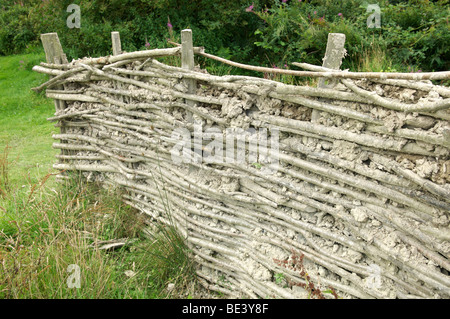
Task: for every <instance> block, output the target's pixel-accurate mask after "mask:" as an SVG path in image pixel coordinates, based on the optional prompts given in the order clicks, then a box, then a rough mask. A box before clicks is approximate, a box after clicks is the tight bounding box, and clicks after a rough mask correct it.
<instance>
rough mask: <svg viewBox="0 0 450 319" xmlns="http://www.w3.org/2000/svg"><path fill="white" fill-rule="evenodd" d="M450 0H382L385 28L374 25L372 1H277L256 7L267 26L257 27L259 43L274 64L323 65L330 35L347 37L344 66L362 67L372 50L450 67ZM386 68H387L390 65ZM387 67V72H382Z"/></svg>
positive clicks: (402, 61) (402, 60)
mask: <svg viewBox="0 0 450 319" xmlns="http://www.w3.org/2000/svg"><path fill="white" fill-rule="evenodd" d="M446 4H448V1H436V2H431V1H428V0H410V1H402V2H399V3H397V4H391V3H389V2H388V1H380V2H379V6H380V8H381V28H368V27H367V19H368V17H369V15H370V13H371V12H369V13H367V6H368V3H367V2H366V1H363V0H349V1H329V0H311V1H276V2H275V5H274V6H272V7H266V8H263V7H259V8H258V9H256V8H253V10H252V12H253V13H254V14H255V15H256V16H258V17H259V18H260V19H261V20H262V21H263V22H264V24H263V25H262V27H260V28H258V29H257V30H256V31H255V34H256V35H257V36H258V37H259V39H258V41H256V42H255V45H257V46H260V47H262V48H264V49H265V52H266V57H267V59H268V60H269V61H270V63H271V64H272V65H274V66H278V67H281V66H284V65H289V63H290V62H299V61H301V62H307V63H312V64H316V65H317V64H318V65H320V64H322V58H323V55H324V52H325V48H326V45H325V44H326V41H327V36H328V33H344V34H345V35H346V45H345V46H346V50H347V53H348V56H347V58H346V59H345V60H344V64H343V67H344V68H348V67H355V66H358V65H361V63H362V61H361V59H364V55H367V53H368V49H372V48H373V50H374V52H373V54H370V55H371V56H372V55H375V54H380V53H381V54H383V52H384V55H385V59H386V60H392V62H393V63H394V64H396V65H398V66H400V67H402V66H403V67H404V68H405V69H404V70H403V71H407V70H406V65H409V66H410V68H411V69H418V68H419V67H421V68H422V69H423V70H448V69H449V67H450V65H449V62H450V61H449V55H450V54H449V53H450V52H449V50H450V49H449V46H448V43H449V40H450V33H449V24H448V16H449V13H450V9H449V7H448V6H446ZM384 70H386V69H384ZM377 71H381V70H377Z"/></svg>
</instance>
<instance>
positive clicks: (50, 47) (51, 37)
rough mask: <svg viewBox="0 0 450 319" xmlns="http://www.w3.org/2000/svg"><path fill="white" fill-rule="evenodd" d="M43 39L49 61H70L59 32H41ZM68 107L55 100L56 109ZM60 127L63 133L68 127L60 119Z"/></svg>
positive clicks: (59, 88)
mask: <svg viewBox="0 0 450 319" xmlns="http://www.w3.org/2000/svg"><path fill="white" fill-rule="evenodd" d="M41 41H42V45H43V47H44V51H45V58H46V60H47V63H55V64H66V63H69V62H68V61H67V57H66V55H65V54H64V51H63V48H62V46H61V43H60V42H59V38H58V34H57V33H45V34H41ZM56 89H58V90H63V89H64V86H62V85H60V86H57V87H56ZM65 108H66V103H65V102H64V101H62V100H55V110H56V111H60V110H63V109H65ZM59 127H60V132H61V134H64V133H65V132H66V128H65V126H64V123H63V121H59ZM61 143H67V142H66V141H61ZM69 154H70V151H66V150H61V155H69ZM59 161H60V162H64V160H61V159H60V160H59Z"/></svg>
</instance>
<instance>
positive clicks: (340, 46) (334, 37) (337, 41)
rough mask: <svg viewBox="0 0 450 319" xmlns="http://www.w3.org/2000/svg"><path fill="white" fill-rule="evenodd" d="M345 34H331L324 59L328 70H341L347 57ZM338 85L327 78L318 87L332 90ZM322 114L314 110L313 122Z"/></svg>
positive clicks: (321, 80)
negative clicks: (343, 60) (345, 56)
mask: <svg viewBox="0 0 450 319" xmlns="http://www.w3.org/2000/svg"><path fill="white" fill-rule="evenodd" d="M344 45H345V34H343V33H329V34H328V41H327V49H326V52H325V57H324V58H323V63H322V66H323V67H325V68H328V69H334V70H339V69H340V68H341V64H342V59H343V58H344V55H345V52H346V50H345V48H344ZM335 85H336V80H329V79H325V78H320V79H319V84H318V87H320V88H332V87H334V86H335ZM319 114H320V112H319V111H317V110H313V112H312V115H311V121H312V122H315V121H316V120H317V119H318V118H319Z"/></svg>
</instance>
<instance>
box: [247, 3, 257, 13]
mask: <svg viewBox="0 0 450 319" xmlns="http://www.w3.org/2000/svg"><path fill="white" fill-rule="evenodd" d="M254 7H255V5H254V3H252V5H251V6H250V7H248V8H247V9H245V11H247V12H253V8H254Z"/></svg>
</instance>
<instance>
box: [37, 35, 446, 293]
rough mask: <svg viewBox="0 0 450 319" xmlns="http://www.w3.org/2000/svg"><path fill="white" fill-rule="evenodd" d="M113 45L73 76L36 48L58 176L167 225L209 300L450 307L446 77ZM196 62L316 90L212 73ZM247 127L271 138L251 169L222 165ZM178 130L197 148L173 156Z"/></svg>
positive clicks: (246, 139) (51, 42)
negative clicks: (108, 191) (299, 81)
mask: <svg viewBox="0 0 450 319" xmlns="http://www.w3.org/2000/svg"><path fill="white" fill-rule="evenodd" d="M112 39H113V52H114V54H113V55H111V56H107V57H100V58H84V59H79V60H74V61H72V62H70V63H69V62H68V61H67V59H66V58H65V56H64V53H63V51H62V49H61V46H60V44H59V40H58V37H57V35H56V34H45V35H42V41H43V44H44V48H45V49H46V54H47V62H46V63H41V65H39V66H35V67H34V68H33V70H34V71H36V72H40V73H45V74H49V75H50V76H51V78H50V80H49V81H47V82H46V83H43V84H42V85H40V86H39V87H37V88H35V90H36V91H40V90H44V89H46V95H47V97H49V98H52V99H54V100H55V106H56V113H55V115H54V116H53V117H52V118H50V119H49V120H50V121H54V122H57V124H56V125H57V126H58V127H60V129H61V133H60V134H56V135H54V136H53V137H54V139H55V140H57V142H55V143H54V144H53V147H54V148H57V149H60V150H61V154H59V155H57V158H58V159H59V161H58V163H56V164H55V165H54V168H56V169H58V170H61V171H66V170H75V171H81V172H83V174H84V175H85V176H86V178H88V179H89V180H96V181H101V182H104V183H107V184H110V185H115V186H116V187H119V188H121V189H123V190H124V192H123V194H124V195H123V200H124V201H125V202H126V203H127V204H129V205H131V206H133V207H135V208H137V209H138V210H139V211H140V212H142V213H143V214H146V215H148V218H149V219H151V220H156V221H159V222H162V223H173V224H174V225H175V226H176V228H177V229H178V230H179V231H180V233H181V234H182V235H183V236H184V238H185V239H186V241H187V243H188V245H189V247H190V249H191V251H192V253H193V258H194V260H195V262H196V263H197V265H198V270H197V274H198V278H199V280H200V282H201V283H202V284H203V285H204V286H205V287H207V288H208V289H211V290H214V291H219V292H222V293H225V294H227V295H229V296H231V297H248V298H306V297H308V296H309V294H310V293H311V292H312V291H311V287H313V286H314V288H315V289H319V290H321V291H322V292H323V291H326V290H328V289H330V288H332V289H333V290H334V291H335V292H336V293H337V295H338V296H340V297H343V298H448V297H449V296H450V277H449V271H450V261H449V252H450V242H449V240H450V229H449V208H450V174H449V172H450V156H449V151H450V124H449V119H450V111H449V107H450V89H449V88H448V87H445V86H439V85H435V84H433V83H432V82H431V81H430V80H440V79H449V78H450V72H435V73H414V74H412V73H409V74H404V73H354V72H348V71H339V70H336V69H338V68H339V65H340V62H339V63H338V64H337V65H335V66H334V67H333V66H331V67H330V66H328V67H327V64H326V63H325V62H326V61H324V65H323V66H313V65H308V64H302V63H298V64H296V65H297V66H299V67H301V68H303V70H304V71H293V70H280V69H271V68H262V67H255V66H249V65H242V64H238V63H235V62H232V61H228V60H225V59H222V58H219V57H215V56H213V55H210V54H207V53H205V52H204V49H203V48H196V47H193V45H192V35H191V33H190V30H183V32H182V44H181V45H176V46H175V47H173V48H167V49H154V50H146V51H139V52H132V53H122V52H121V49H120V41H119V40H120V39H119V40H118V35H117V34H113V37H112ZM331 42H332V41H331ZM331 42H330V38H329V43H328V45H329V46H332V44H333V43H331ZM342 48H343V46H342ZM328 51H330V52H333V50H331V49H330V50H328V47H327V52H328ZM334 51H336V50H334ZM342 52H343V51H342V50H341V53H339V54H338V59H337V60H340V59H341V58H342V56H343V55H342ZM194 55H200V56H204V57H207V58H212V59H215V60H218V61H222V62H224V63H227V64H230V65H233V66H236V67H241V68H245V69H250V70H254V71H261V72H264V73H266V74H287V75H294V76H308V77H313V78H319V79H320V80H319V86H318V87H311V86H297V85H287V84H283V83H280V82H276V81H272V80H269V79H265V78H258V77H249V76H230V75H229V76H214V75H211V74H208V73H207V72H206V71H204V70H200V69H198V68H195V67H194ZM163 56H164V57H167V56H172V57H174V59H178V58H179V57H181V67H174V66H169V65H166V64H163V63H162V62H160V61H158V60H156V59H157V58H159V57H163ZM339 56H340V57H339ZM328 57H329V61H331V60H332V58H331V57H332V56H331V55H330V56H328ZM335 57H336V56H335ZM326 59H327V56H326ZM326 59H325V60H326ZM178 61H179V60H178ZM327 82H328V83H327ZM199 127H200V129H199ZM251 129H254V130H256V131H258V130H259V132H265V133H266V135H267V139H270V141H269V142H268V143H267V144H266V145H263V144H259V152H260V153H259V156H257V157H255V158H254V159H253V160H252V161H250V160H246V161H241V162H236V161H234V160H233V159H231V160H230V158H229V157H228V158H227V156H228V155H229V153H226V155H225V149H226V150H227V152H228V151H229V150H230V146H229V145H228V144H227V145H225V141H230V140H231V141H232V142H233V144H231V145H238V143H239V142H241V143H244V145H250V144H251V138H252V136H253V135H251V134H249V132H250V131H251ZM174 132H175V133H176V134H175V133H174ZM177 132H178V133H177ZM183 132H184V133H186V132H187V134H188V139H189V138H190V139H189V141H192V144H180V143H181V142H180V141H182V138H183ZM205 132H209V133H205ZM211 132H213V133H211ZM236 132H238V133H236ZM185 135H186V134H185ZM199 137H200V138H199ZM272 137H274V139H271V138H272ZM275 138H276V139H275ZM259 141H261V140H259ZM234 142H236V143H234ZM245 143H247V144H245ZM180 145H184V146H186V145H188V146H189V147H184V148H182V151H180V148H177V146H180ZM240 145H242V144H240ZM222 146H223V148H222ZM226 146H227V147H228V148H226ZM275 146H276V147H275ZM235 149H236V150H237V147H234V148H231V150H235ZM249 149H250V147H247V148H245V147H244V148H241V149H240V150H241V151H242V152H243V155H245V156H247V155H248V156H250V155H249V153H250V150H249ZM174 150H177V151H180V152H178V153H177V152H175V151H174ZM208 152H209V153H208ZM175 153H177V154H178V155H177V154H175ZM207 153H208V154H210V155H212V154H213V153H214V154H215V155H219V157H221V158H225V160H223V161H222V162H219V161H217V162H207V161H206V160H202V158H204V157H205V154H207ZM202 156H203V157H202ZM275 157H276V159H277V161H274V160H273V159H274V158H275ZM186 159H189V160H186ZM61 176H62V174H61ZM299 260H301V265H300V266H301V267H299ZM316 291H317V290H316ZM324 295H325V297H326V298H328V297H330V298H332V297H333V296H332V295H331V294H324Z"/></svg>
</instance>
